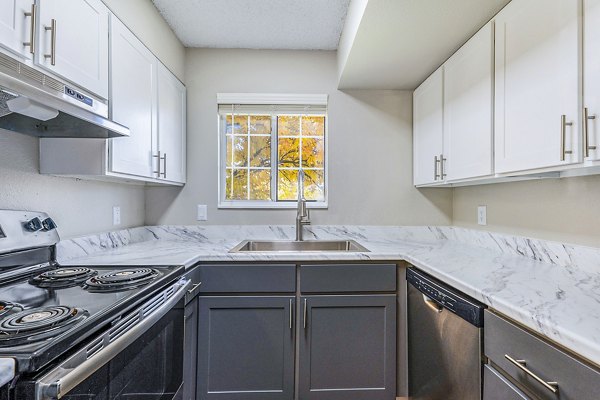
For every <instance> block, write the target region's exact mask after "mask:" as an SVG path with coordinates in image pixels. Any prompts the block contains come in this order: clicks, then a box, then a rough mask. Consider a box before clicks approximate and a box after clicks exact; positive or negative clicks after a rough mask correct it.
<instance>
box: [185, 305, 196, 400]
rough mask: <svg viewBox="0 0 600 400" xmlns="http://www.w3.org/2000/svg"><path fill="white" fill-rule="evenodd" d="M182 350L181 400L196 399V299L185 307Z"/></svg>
mask: <svg viewBox="0 0 600 400" xmlns="http://www.w3.org/2000/svg"><path fill="white" fill-rule="evenodd" d="M184 315H185V316H184V318H185V333H184V335H185V337H184V348H183V351H184V353H183V400H195V399H196V358H197V349H198V347H197V345H198V299H197V298H196V299H193V300H192V301H191V302H189V303H188V304H186V305H185V314H184Z"/></svg>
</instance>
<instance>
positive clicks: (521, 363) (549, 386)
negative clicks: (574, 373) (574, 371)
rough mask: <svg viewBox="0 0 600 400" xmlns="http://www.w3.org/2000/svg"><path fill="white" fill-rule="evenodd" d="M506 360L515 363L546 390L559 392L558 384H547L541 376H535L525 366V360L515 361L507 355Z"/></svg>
mask: <svg viewBox="0 0 600 400" xmlns="http://www.w3.org/2000/svg"><path fill="white" fill-rule="evenodd" d="M504 358H506V359H507V360H508V361H510V362H511V363H513V364H514V365H515V366H516V367H517V368H519V369H520V370H521V371H523V372H525V373H526V374H527V375H529V376H531V377H532V378H533V379H535V380H536V381H538V382H539V383H541V384H542V386H544V387H545V388H546V389H548V390H549V391H551V392H552V393H557V392H558V382H546V381H545V380H543V379H542V378H540V377H539V376H537V375H536V374H534V373H533V372H532V371H531V370H530V369H529V368H527V367H526V366H525V364H526V362H525V360H515V359H514V358H512V357H511V356H509V355H508V354H505V355H504Z"/></svg>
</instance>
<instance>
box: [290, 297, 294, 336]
mask: <svg viewBox="0 0 600 400" xmlns="http://www.w3.org/2000/svg"><path fill="white" fill-rule="evenodd" d="M292 307H293V305H292V299H290V329H292V319H293V318H294V310H293V308H292Z"/></svg>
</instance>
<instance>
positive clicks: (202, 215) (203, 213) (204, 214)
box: [196, 204, 208, 221]
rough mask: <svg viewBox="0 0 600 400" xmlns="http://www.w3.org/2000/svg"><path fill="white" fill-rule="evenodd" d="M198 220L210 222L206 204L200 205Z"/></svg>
mask: <svg viewBox="0 0 600 400" xmlns="http://www.w3.org/2000/svg"><path fill="white" fill-rule="evenodd" d="M196 220H198V221H208V209H207V207H206V204H198V213H197V217H196Z"/></svg>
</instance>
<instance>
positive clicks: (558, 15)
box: [495, 0, 581, 173]
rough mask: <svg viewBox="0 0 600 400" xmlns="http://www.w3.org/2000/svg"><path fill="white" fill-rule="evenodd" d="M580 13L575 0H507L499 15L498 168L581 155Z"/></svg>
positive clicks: (525, 166) (511, 168) (560, 162)
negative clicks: (579, 88)
mask: <svg viewBox="0 0 600 400" xmlns="http://www.w3.org/2000/svg"><path fill="white" fill-rule="evenodd" d="M578 20H579V18H578V0H513V1H512V2H511V3H509V4H508V5H507V6H506V7H505V8H504V9H503V10H502V11H501V12H500V13H499V14H498V15H497V17H496V20H495V25H496V46H495V54H496V74H495V89H496V90H495V139H496V140H495V143H496V146H495V160H496V172H498V173H506V172H514V171H523V170H528V169H536V168H544V167H551V166H557V165H563V164H569V163H577V162H579V161H580V153H581V152H580V149H579V147H580V134H579V131H580V130H579V127H580V124H579V119H580V118H579V115H580V112H579V111H578V103H579V97H578V93H579V90H578V87H579V85H578V84H579V24H578V22H579V21H578ZM563 119H564V120H563Z"/></svg>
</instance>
